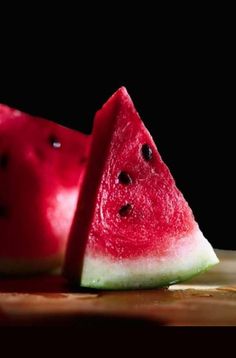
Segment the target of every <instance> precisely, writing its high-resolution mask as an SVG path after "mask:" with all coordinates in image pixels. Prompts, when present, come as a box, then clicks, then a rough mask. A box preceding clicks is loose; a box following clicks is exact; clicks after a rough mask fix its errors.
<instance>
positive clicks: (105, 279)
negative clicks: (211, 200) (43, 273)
mask: <svg viewBox="0 0 236 358" xmlns="http://www.w3.org/2000/svg"><path fill="white" fill-rule="evenodd" d="M190 238H191V236H190ZM195 238H196V242H195V243H194V245H191V244H190V248H189V251H188V250H187V251H186V252H185V254H184V255H182V254H181V252H182V248H181V247H179V248H176V249H177V251H178V250H179V253H178V255H177V256H173V253H171V254H170V256H167V257H166V258H165V260H164V262H160V261H158V258H148V257H147V258H142V259H141V261H140V260H134V261H132V262H131V260H121V261H120V262H119V261H116V262H114V261H112V260H108V259H107V258H102V257H98V256H97V257H91V256H88V255H87V256H85V259H84V265H83V272H82V277H81V282H80V285H81V286H82V287H88V288H96V289H104V290H126V289H147V288H158V287H165V286H170V285H173V284H176V283H179V282H183V281H186V280H188V279H190V278H192V277H193V276H196V275H198V274H199V273H202V272H205V271H207V270H208V269H209V268H211V267H212V266H214V265H216V264H217V263H218V262H219V260H218V258H217V256H216V254H215V252H214V250H213V248H212V247H211V245H210V244H209V242H208V241H207V240H206V239H205V238H204V236H203V234H202V233H201V231H200V230H198V232H197V233H196V234H195ZM188 239H189V236H188ZM183 250H186V246H185V247H183ZM186 255H187V257H186ZM75 283H77V284H78V282H75Z"/></svg>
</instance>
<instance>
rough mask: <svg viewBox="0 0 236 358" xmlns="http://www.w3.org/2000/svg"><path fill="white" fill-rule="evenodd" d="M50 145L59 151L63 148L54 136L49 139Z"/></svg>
mask: <svg viewBox="0 0 236 358" xmlns="http://www.w3.org/2000/svg"><path fill="white" fill-rule="evenodd" d="M49 143H50V144H51V146H53V148H55V149H58V148H61V142H60V141H59V140H58V138H57V137H56V136H54V135H50V137H49Z"/></svg>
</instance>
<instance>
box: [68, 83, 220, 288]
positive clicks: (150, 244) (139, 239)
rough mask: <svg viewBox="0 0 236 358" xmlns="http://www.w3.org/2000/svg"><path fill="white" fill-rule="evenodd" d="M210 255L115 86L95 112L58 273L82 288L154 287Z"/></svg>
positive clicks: (186, 273) (203, 264)
mask: <svg viewBox="0 0 236 358" xmlns="http://www.w3.org/2000/svg"><path fill="white" fill-rule="evenodd" d="M101 143H102V144H101ZM86 196H88V200H87V202H85V199H86ZM217 262H218V259H217V258H216V256H215V254H214V251H213V249H212V248H211V246H210V244H209V243H208V242H207V240H206V239H205V238H204V237H203V235H202V233H201V231H200V230H199V227H198V225H197V223H196V222H195V220H194V217H193V214H192V211H191V209H190V207H189V206H188V203H187V202H186V200H185V199H184V197H183V195H182V194H181V192H180V191H179V190H178V189H177V187H176V185H175V182H174V179H173V177H172V176H171V174H170V171H169V169H168V168H167V166H166V165H165V164H164V162H163V161H162V159H161V157H160V155H159V153H158V150H157V148H156V146H155V144H154V142H153V140H152V138H151V136H150V134H149V132H148V131H147V129H146V128H145V126H144V124H143V123H142V121H141V119H140V117H139V115H138V113H137V111H136V110H135V107H134V105H133V103H132V101H131V99H130V97H129V96H128V94H127V92H126V90H125V89H124V88H121V89H119V90H118V91H117V92H116V93H115V94H114V95H113V96H112V97H111V98H110V99H109V100H108V102H107V103H106V104H105V105H104V106H103V107H102V109H101V110H100V111H98V112H97V114H96V116H95V121H94V130H93V141H92V147H91V152H90V159H89V163H88V166H87V171H86V174H85V178H84V183H83V186H82V190H81V197H80V199H79V202H78V207H77V214H76V216H75V220H74V225H73V227H72V231H71V237H70V239H69V243H68V250H67V255H66V264H65V273H66V274H67V276H68V277H69V278H70V279H71V280H74V281H76V282H79V283H80V284H81V285H82V286H88V287H96V288H121V289H122V288H137V287H156V286H161V285H167V284H171V283H174V282H178V281H181V280H184V279H186V278H188V277H191V276H193V275H194V274H196V273H198V272H200V271H203V270H205V269H206V268H207V267H209V266H211V265H213V264H215V263H217Z"/></svg>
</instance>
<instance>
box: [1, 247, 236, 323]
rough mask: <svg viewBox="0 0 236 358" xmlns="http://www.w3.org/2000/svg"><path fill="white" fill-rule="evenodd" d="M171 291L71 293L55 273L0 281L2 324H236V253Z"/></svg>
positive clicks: (228, 253)
mask: <svg viewBox="0 0 236 358" xmlns="http://www.w3.org/2000/svg"><path fill="white" fill-rule="evenodd" d="M216 251H217V255H218V257H219V258H220V261H221V262H220V264H218V265H217V266H215V267H214V268H213V269H211V270H210V271H209V272H207V273H204V274H201V275H199V276H198V277H197V278H195V279H193V280H190V281H187V282H186V283H184V284H178V285H174V286H171V287H170V288H169V289H155V290H136V291H109V292H104V291H89V290H81V291H79V292H71V291H70V289H69V288H68V286H67V283H66V281H65V280H64V279H63V278H62V277H61V276H59V275H51V276H40V277H38V276H37V277H34V278H24V279H7V278H1V279H0V326H12V325H13V326H19V325H20V326H22V325H30V326H37V325H40V326H42V325H43V326H44V325H45V326H46V325H54V324H56V325H68V324H69V325H70V324H79V323H80V322H82V323H83V322H85V321H86V322H87V321H88V320H91V321H93V320H94V319H98V318H99V317H100V318H102V319H104V320H106V319H107V320H108V321H109V320H110V321H111V319H112V320H113V321H114V320H119V322H120V321H121V322H125V321H126V320H127V319H129V321H132V320H133V321H134V322H135V320H143V322H144V321H145V322H146V323H150V324H156V325H167V326H189V325H193V326H199V325H200V326H202V325H204V326H212V325H213V326H214V325H221V326H222V325H235V326H236V251H235V252H234V251H222V250H216Z"/></svg>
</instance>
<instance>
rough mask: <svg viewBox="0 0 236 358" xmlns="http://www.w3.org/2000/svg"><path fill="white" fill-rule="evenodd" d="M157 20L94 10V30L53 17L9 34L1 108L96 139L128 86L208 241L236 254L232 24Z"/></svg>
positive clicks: (206, 18)
mask: <svg viewBox="0 0 236 358" xmlns="http://www.w3.org/2000/svg"><path fill="white" fill-rule="evenodd" d="M115 11H116V8H115V9H113V10H112V13H114V12H115ZM151 13H152V10H151V11H150V12H149V15H147V14H144V13H142V11H141V15H140V16H138V17H137V16H134V15H133V14H132V12H130V13H128V14H127V13H126V15H127V16H124V12H123V15H122V17H120V18H119V19H118V20H116V21H114V18H113V17H111V16H107V17H106V19H105V22H104V21H102V20H100V18H99V17H98V16H97V18H96V14H95V15H94V17H91V13H90V14H89V16H88V22H86V21H85V24H84V23H83V24H82V23H81V22H82V20H83V14H82V13H81V12H80V11H77V13H76V16H74V17H73V16H72V17H68V16H66V15H65V16H60V17H58V16H57V14H55V13H54V14H53V23H51V21H52V17H50V16H48V17H47V16H45V14H44V17H43V18H41V19H39V20H38V19H37V20H36V18H35V17H33V18H30V17H29V18H28V19H27V21H26V22H25V23H24V25H26V26H25V28H23V26H22V23H20V26H18V27H15V30H14V31H13V33H12V34H10V33H9V32H8V31H6V29H5V34H7V35H8V36H7V37H3V39H2V45H1V49H0V51H1V59H0V61H1V62H0V63H1V77H0V102H2V103H6V104H8V105H10V106H13V107H16V108H18V109H21V110H23V111H26V112H29V113H32V114H35V115H38V116H42V117H45V118H48V119H51V120H53V121H57V122H59V123H62V124H64V125H66V126H69V127H71V128H75V129H78V130H81V131H84V132H86V133H90V132H91V130H92V119H93V116H94V113H95V111H96V110H97V109H98V108H99V107H101V105H102V104H103V103H104V102H105V101H106V99H107V98H108V97H109V96H110V95H111V94H112V93H113V92H114V91H115V90H116V89H117V88H118V87H120V86H121V85H124V86H126V87H127V89H128V91H129V93H130V95H131V97H132V99H133V101H134V103H135V105H136V108H137V110H138V111H139V113H140V115H141V117H142V118H143V120H144V123H145V124H146V126H147V127H148V129H149V130H150V132H151V134H152V135H153V137H154V139H155V142H156V143H157V146H158V149H159V151H160V153H161V155H162V157H163V159H164V160H165V161H166V163H167V164H168V166H169V167H170V169H171V171H172V174H173V175H174V177H175V179H176V182H177V185H178V187H179V188H180V189H181V190H182V191H183V193H184V195H185V197H186V199H187V200H188V202H189V204H190V206H191V207H192V209H193V211H194V214H195V216H196V219H197V221H198V222H199V224H200V227H201V228H202V230H203V232H204V233H205V236H206V237H207V238H208V239H209V241H210V242H211V243H212V244H213V245H214V246H215V247H218V248H225V249H230V248H231V249H236V239H235V235H233V228H234V216H233V215H234V213H235V209H234V200H235V199H234V197H235V194H234V187H235V180H234V164H235V159H234V152H235V151H234V143H235V139H234V137H235V135H234V129H233V121H234V118H235V113H234V110H233V109H234V101H235V100H234V97H233V93H234V91H235V90H234V91H233V88H234V87H235V81H234V79H235V78H234V70H233V69H234V61H235V60H234V57H233V53H234V42H233V38H232V35H231V34H232V29H231V22H230V21H225V22H224V23H222V22H221V19H219V18H218V17H214V16H213V15H214V14H212V12H207V13H205V12H204V11H203V12H202V13H201V14H200V16H199V17H198V16H197V17H196V18H193V17H192V13H191V14H190V15H189V16H187V17H186V16H182V17H178V16H176V15H175V12H174V11H173V12H172V16H170V13H168V12H167V13H165V16H164V20H163V16H162V14H160V13H158V11H157V12H156V13H155V14H154V16H153V17H150V14H151ZM70 16H71V15H70ZM94 18H96V20H97V21H96V22H94V21H93V20H94ZM131 20H132V21H131ZM46 25H47V26H46ZM15 26H16V25H15ZM8 27H9V24H8Z"/></svg>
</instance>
